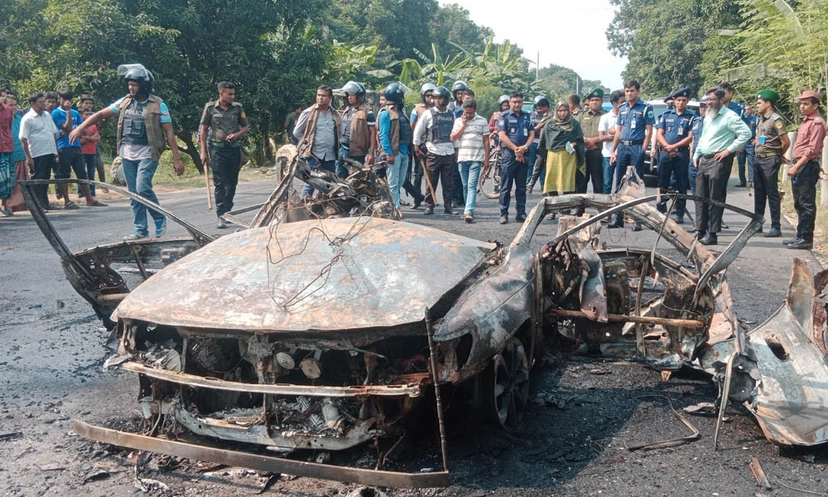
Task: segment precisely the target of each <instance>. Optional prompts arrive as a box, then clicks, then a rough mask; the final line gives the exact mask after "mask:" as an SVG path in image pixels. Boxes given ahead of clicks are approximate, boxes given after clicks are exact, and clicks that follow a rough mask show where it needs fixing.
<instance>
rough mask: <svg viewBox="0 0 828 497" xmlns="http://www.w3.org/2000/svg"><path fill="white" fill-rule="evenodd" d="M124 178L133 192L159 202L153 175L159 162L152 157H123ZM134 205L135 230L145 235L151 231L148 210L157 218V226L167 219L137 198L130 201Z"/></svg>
mask: <svg viewBox="0 0 828 497" xmlns="http://www.w3.org/2000/svg"><path fill="white" fill-rule="evenodd" d="M122 164H123V167H124V178H125V179H126V184H127V188H128V189H129V191H131V192H132V193H137V194H138V195H140V196H142V197H144V198H145V199H147V200H149V201H150V202H155V203H156V204H157V203H158V197H157V196H156V195H155V192H154V191H153V190H152V177H153V176H155V170H156V169H157V168H158V162H156V161H153V160H152V159H141V160H139V161H136V160H128V159H123V162H122ZM130 206H131V207H132V215H133V218H134V219H133V223H134V224H135V231H140V232H141V233H142V234H144V235H145V236H146V235H147V234H148V233H149V228H148V227H147V211H149V214H150V215H151V216H152V218H153V219H154V220H155V227H156V228H157V227H159V226H161V224H163V223H164V221H165V220H166V219H167V218H166V217H165V216H164V214H161V213H160V212H158V211H155V210H152V209H147V207H146V206H145V205H144V204H142V203H139V202H137V201H135V200H131V201H130Z"/></svg>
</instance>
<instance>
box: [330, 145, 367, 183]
mask: <svg viewBox="0 0 828 497" xmlns="http://www.w3.org/2000/svg"><path fill="white" fill-rule="evenodd" d="M343 157H347V158H349V159H351V160H355V161H357V162H359V163H360V164H365V156H364V155H351V149H350V148H349V147H348V145H340V146H339V159H337V160H336V175H337V176H339V177H340V178H347V177H348V168H346V167H345V161H344V160H342V158H343Z"/></svg>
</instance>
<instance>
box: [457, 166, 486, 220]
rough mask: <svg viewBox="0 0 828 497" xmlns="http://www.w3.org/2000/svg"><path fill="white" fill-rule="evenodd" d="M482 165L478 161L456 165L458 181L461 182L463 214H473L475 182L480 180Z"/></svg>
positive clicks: (475, 199) (475, 196)
mask: <svg viewBox="0 0 828 497" xmlns="http://www.w3.org/2000/svg"><path fill="white" fill-rule="evenodd" d="M482 168H483V163H482V162H480V161H472V160H469V161H463V162H458V163H457V170H458V171H460V179H461V180H462V181H463V192H464V195H463V197H464V200H465V202H466V208H465V210H464V211H463V214H474V206H475V205H476V204H477V181H478V180H479V179H480V170H481V169H482Z"/></svg>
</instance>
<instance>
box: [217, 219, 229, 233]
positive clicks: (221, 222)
mask: <svg viewBox="0 0 828 497" xmlns="http://www.w3.org/2000/svg"><path fill="white" fill-rule="evenodd" d="M226 227H227V223H225V222H224V218H223V217H221V216H219V218H218V223H217V224H216V228H218V229H220V230H223V229H224V228H226Z"/></svg>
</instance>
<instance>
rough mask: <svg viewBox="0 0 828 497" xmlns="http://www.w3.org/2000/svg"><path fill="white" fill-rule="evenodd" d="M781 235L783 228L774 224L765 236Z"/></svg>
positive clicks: (774, 236)
mask: <svg viewBox="0 0 828 497" xmlns="http://www.w3.org/2000/svg"><path fill="white" fill-rule="evenodd" d="M780 236H782V230H780V229H779V228H777V227H776V226H772V227H771V229H770V231H768V232H767V233H765V238H779V237H780Z"/></svg>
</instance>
